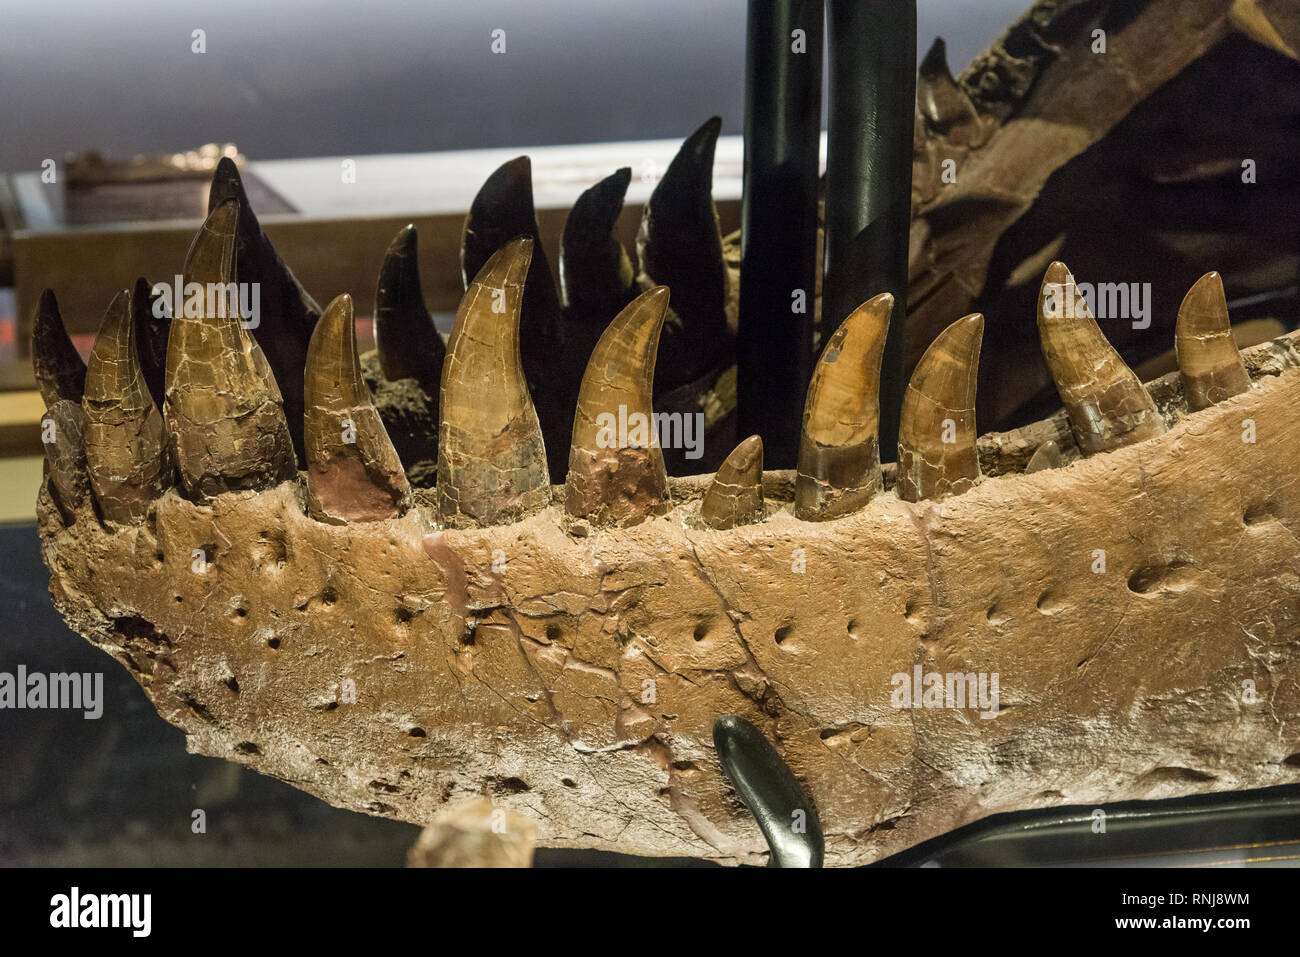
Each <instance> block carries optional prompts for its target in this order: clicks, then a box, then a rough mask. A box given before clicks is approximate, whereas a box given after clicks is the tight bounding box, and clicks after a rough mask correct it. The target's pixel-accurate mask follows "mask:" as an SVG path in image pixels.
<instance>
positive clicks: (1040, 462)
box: [1025, 439, 1065, 475]
mask: <svg viewBox="0 0 1300 957" xmlns="http://www.w3.org/2000/svg"><path fill="white" fill-rule="evenodd" d="M1064 464H1065V456H1064V455H1062V454H1061V447H1060V446H1059V445H1057V444H1056V442H1055V440H1053V439H1048V440H1047V441H1046V442H1044V443H1043V444H1042V445H1040V446H1039V447H1038V448H1036V449H1035V450H1034V454H1033V455H1031V456H1030V457H1029V464H1028V465H1026V466H1025V474H1026V475H1029V474H1030V473H1032V472H1045V471H1047V470H1048V469H1059V468H1060V467H1061V466H1062V465H1064Z"/></svg>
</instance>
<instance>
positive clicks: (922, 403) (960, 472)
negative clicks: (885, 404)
mask: <svg viewBox="0 0 1300 957" xmlns="http://www.w3.org/2000/svg"><path fill="white" fill-rule="evenodd" d="M983 337H984V317H983V316H982V315H980V314H979V313H973V314H972V315H969V316H965V317H963V318H961V319H958V320H957V321H956V322H954V323H953V324H952V325H950V326H949V327H948V328H947V329H944V330H943V332H941V333H939V335H938V336H936V337H935V340H934V341H933V342H932V343H930V347H929V348H928V349H926V350H925V354H924V355H923V356H921V361H920V362H918V363H917V364H916V370H915V371H914V372H913V373H912V381H911V382H909V383H908V385H907V391H906V392H905V393H904V395H903V411H902V415H901V417H900V420H899V429H898V496H899V498H901V499H903V500H904V501H908V502H916V501H920V500H921V499H935V498H943V497H944V496H945V495H960V494H961V493H962V492H965V491H966V490H967V489H969V488H970V487H971V486H972V485H974V484H975V481H976V480H977V479H978V478H979V475H980V464H979V456H977V455H976V454H975V439H976V436H977V435H978V434H979V433H978V432H977V431H976V429H975V383H976V379H977V377H978V375H979V361H980V342H981V341H982V340H983Z"/></svg>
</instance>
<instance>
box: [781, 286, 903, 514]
mask: <svg viewBox="0 0 1300 957" xmlns="http://www.w3.org/2000/svg"><path fill="white" fill-rule="evenodd" d="M893 309H894V297H893V296H891V295H890V294H889V293H887V292H886V293H881V294H880V295H879V296H875V297H874V298H871V299H868V300H867V301H866V302H864V303H863V304H862V305H860V306H858V308H857V309H855V310H853V312H851V313H849V315H848V317H847V318H846V319H845V320H844V322H843V323H841V324H840V327H839V328H838V329H836V330H835V333H834V335H832V336H831V337H830V339H829V340H828V341H827V342H826V347H825V348H824V349H822V354H821V357H820V358H819V359H818V360H817V365H816V366H815V367H814V368H813V374H812V381H811V382H810V383H809V385H808V397H807V399H806V400H805V401H804V410H803V433H802V436H801V438H800V442H799V466H798V474H797V475H796V477H795V486H794V514H795V517H797V518H801V519H804V520H805V521H810V522H819V521H825V520H827V519H832V518H838V517H840V516H841V515H848V514H849V513H850V512H856V511H857V510H858V509H860V508H862V506H864V505H866V504H867V502H869V501H871V498H872V497H873V496H874V495H875V494H876V493H877V492H879V491H880V489H881V485H882V480H881V475H880V441H879V434H878V433H879V427H880V359H881V356H882V355H883V354H884V351H885V334H886V333H887V332H888V331H889V315H890V313H891V312H892V311H893Z"/></svg>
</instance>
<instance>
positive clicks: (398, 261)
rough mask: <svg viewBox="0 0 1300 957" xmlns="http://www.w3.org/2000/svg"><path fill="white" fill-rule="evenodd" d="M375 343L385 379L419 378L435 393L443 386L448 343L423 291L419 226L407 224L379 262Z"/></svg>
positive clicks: (427, 389)
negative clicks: (441, 333)
mask: <svg viewBox="0 0 1300 957" xmlns="http://www.w3.org/2000/svg"><path fill="white" fill-rule="evenodd" d="M375 348H376V350H377V351H378V353H379V368H380V369H381V370H382V371H383V373H384V378H385V379H388V380H389V381H390V382H396V381H397V380H398V379H415V380H416V381H417V382H419V383H420V384H421V385H422V386H424V389H425V391H426V392H428V393H429V394H431V395H432V394H435V393H436V392H437V387H438V380H439V378H440V377H441V376H442V363H443V360H444V359H445V358H446V357H447V347H446V346H445V345H443V342H442V336H440V335H439V334H438V330H437V328H436V327H435V326H434V324H433V317H432V316H430V315H429V310H428V309H426V308H425V305H424V295H423V293H422V292H421V291H420V263H419V245H418V237H417V235H416V232H415V227H414V226H410V225H408V226H404V227H402V229H401V231H400V232H399V233H398V234H397V236H396V238H394V239H393V241H392V243H390V244H389V246H388V250H387V251H386V252H385V253H384V262H383V265H382V266H380V268H379V286H378V288H377V289H376V291H375Z"/></svg>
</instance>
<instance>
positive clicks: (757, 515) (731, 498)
mask: <svg viewBox="0 0 1300 957" xmlns="http://www.w3.org/2000/svg"><path fill="white" fill-rule="evenodd" d="M763 514H764V510H763V440H762V439H760V438H759V437H758V436H757V435H751V436H750V437H749V438H747V439H745V440H744V441H743V442H741V443H740V444H739V445H737V446H736V447H735V449H733V450H732V452H731V454H730V455H728V456H727V459H726V461H724V462H723V463H722V465H721V467H720V468H719V469H718V472H717V474H716V475H715V476H714V477H713V481H712V482H710V483H709V488H708V491H706V492H705V493H704V500H703V501H702V502H701V503H700V521H702V522H703V523H704V524H705V525H707V526H709V527H710V528H716V529H725V528H735V527H737V526H738V525H751V524H753V523H754V522H761V521H762V520H763Z"/></svg>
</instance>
